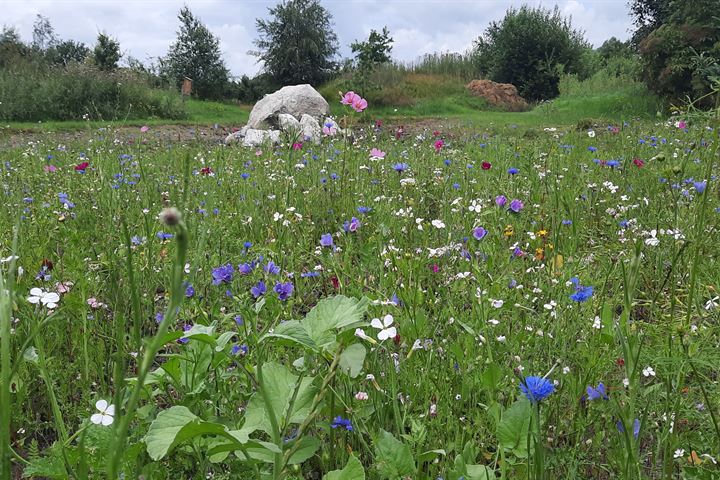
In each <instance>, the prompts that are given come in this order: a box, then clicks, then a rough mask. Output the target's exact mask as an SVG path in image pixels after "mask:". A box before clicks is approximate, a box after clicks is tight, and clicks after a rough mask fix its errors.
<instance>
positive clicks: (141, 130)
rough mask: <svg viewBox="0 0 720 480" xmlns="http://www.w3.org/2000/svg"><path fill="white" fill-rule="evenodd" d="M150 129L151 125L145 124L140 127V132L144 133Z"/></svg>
mask: <svg viewBox="0 0 720 480" xmlns="http://www.w3.org/2000/svg"><path fill="white" fill-rule="evenodd" d="M148 130H150V127H148V126H147V125H143V126H142V127H140V132H142V133H145V132H147V131H148Z"/></svg>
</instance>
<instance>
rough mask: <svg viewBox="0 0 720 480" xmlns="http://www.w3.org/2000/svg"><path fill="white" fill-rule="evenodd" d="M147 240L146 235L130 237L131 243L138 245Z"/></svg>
mask: <svg viewBox="0 0 720 480" xmlns="http://www.w3.org/2000/svg"><path fill="white" fill-rule="evenodd" d="M145 240H146V238H145V237H140V236H138V235H135V236H133V237H132V238H131V239H130V243H132V244H133V245H136V246H137V245H142V244H143V243H145Z"/></svg>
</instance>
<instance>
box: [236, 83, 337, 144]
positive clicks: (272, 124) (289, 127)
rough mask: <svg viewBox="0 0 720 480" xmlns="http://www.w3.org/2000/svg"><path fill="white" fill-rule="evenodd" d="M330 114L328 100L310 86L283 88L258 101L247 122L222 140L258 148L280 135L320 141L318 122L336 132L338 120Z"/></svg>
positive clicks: (303, 140)
mask: <svg viewBox="0 0 720 480" xmlns="http://www.w3.org/2000/svg"><path fill="white" fill-rule="evenodd" d="M329 113H330V106H329V105H328V103H327V102H326V101H325V99H324V98H323V97H322V95H320V94H319V93H318V92H317V90H315V89H314V88H313V87H311V86H310V85H307V84H305V85H293V86H288V87H283V88H281V89H280V90H278V91H277V92H275V93H272V94H269V95H265V97H263V99H262V100H260V101H259V102H257V103H256V104H255V106H254V107H253V109H252V111H251V112H250V118H249V119H248V123H247V125H246V126H245V127H243V128H242V129H240V130H239V131H237V132H234V133H231V134H230V135H228V136H227V138H226V139H225V143H226V144H230V143H236V142H239V143H242V145H244V146H246V147H257V146H260V145H262V144H263V143H265V142H272V143H280V141H281V140H282V139H283V138H287V139H292V140H293V141H298V142H314V143H320V139H321V138H322V135H323V130H322V127H321V126H320V123H319V122H320V121H322V122H323V125H326V126H328V128H334V129H335V130H336V131H338V132H339V128H338V126H337V123H335V121H334V120H332V119H330V118H328V117H327V115H328V114H329Z"/></svg>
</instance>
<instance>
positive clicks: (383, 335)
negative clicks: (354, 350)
mask: <svg viewBox="0 0 720 480" xmlns="http://www.w3.org/2000/svg"><path fill="white" fill-rule="evenodd" d="M393 321H394V319H393V316H392V315H390V314H387V315H385V316H384V317H383V319H382V321H381V320H380V319H379V318H373V319H372V321H371V322H370V325H371V326H372V327H374V328H377V329H378V330H380V331H379V332H378V335H377V338H378V340H380V341H381V342H382V341H383V340H387V339H388V338H395V337H396V336H397V329H396V328H395V327H393V326H392V324H393Z"/></svg>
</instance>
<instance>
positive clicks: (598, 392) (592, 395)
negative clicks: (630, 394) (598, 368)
mask: <svg viewBox="0 0 720 480" xmlns="http://www.w3.org/2000/svg"><path fill="white" fill-rule="evenodd" d="M585 391H586V392H587V396H588V399H589V400H608V398H610V397H608V394H607V392H606V391H605V385H604V384H603V383H602V382H600V383H598V386H597V388H595V387H592V386H588V387H587V389H586V390H585Z"/></svg>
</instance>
